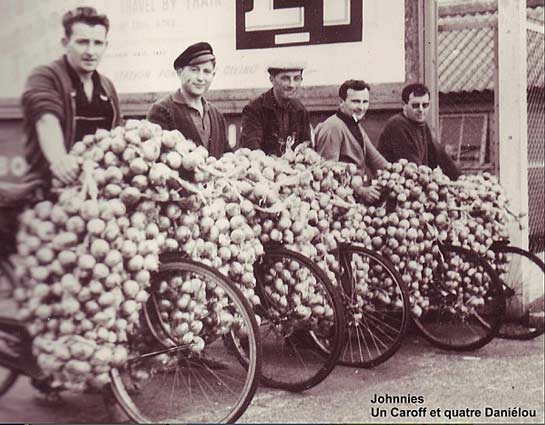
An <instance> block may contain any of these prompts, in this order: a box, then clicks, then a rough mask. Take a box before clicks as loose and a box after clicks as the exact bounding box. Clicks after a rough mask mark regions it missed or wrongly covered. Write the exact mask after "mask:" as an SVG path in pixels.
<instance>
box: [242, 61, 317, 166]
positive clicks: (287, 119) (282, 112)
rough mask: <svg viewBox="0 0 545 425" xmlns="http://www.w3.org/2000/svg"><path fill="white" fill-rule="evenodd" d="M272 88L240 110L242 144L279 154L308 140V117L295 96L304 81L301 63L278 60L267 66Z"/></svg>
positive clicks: (309, 128) (309, 134) (309, 131)
mask: <svg viewBox="0 0 545 425" xmlns="http://www.w3.org/2000/svg"><path fill="white" fill-rule="evenodd" d="M268 72H269V80H270V81H271V83H272V89H271V90H269V91H267V92H265V93H263V94H262V95H261V96H259V97H257V98H256V99H254V100H252V101H251V102H250V103H249V104H248V105H246V106H245V107H244V109H243V110H242V132H241V135H240V145H241V147H245V148H249V149H261V150H262V151H264V152H265V153H266V154H268V155H277V156H281V155H282V154H283V153H284V152H285V151H286V147H287V145H288V144H289V145H291V146H292V147H295V146H296V145H298V144H299V143H302V142H307V141H311V127H310V116H309V113H308V111H307V110H306V109H305V107H304V106H303V104H302V103H301V102H300V101H299V100H297V99H296V98H295V95H296V93H297V90H298V89H299V87H300V86H301V83H302V81H303V66H302V65H299V64H289V63H280V64H276V65H271V66H269V68H268Z"/></svg>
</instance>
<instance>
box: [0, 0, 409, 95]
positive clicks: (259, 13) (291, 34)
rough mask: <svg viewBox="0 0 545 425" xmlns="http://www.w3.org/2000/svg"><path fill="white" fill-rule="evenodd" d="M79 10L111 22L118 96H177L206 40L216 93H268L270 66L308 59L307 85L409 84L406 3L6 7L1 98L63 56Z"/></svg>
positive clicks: (109, 62) (113, 2) (82, 1)
mask: <svg viewBox="0 0 545 425" xmlns="http://www.w3.org/2000/svg"><path fill="white" fill-rule="evenodd" d="M79 5H92V6H95V7H96V8H97V10H98V11H99V12H100V13H105V14H106V15H107V16H108V17H109V19H110V32H109V35H108V38H109V44H108V48H107V50H106V52H105V54H104V57H103V59H102V62H101V64H100V67H99V70H100V71H101V72H103V73H104V74H105V75H107V76H108V77H110V78H111V79H112V80H113V81H114V84H115V85H116V87H117V89H118V91H119V92H120V93H146V92H167V91H172V90H175V89H176V88H177V87H179V85H180V82H179V80H178V78H177V76H176V73H175V71H174V69H173V67H172V63H173V61H174V59H175V58H176V57H177V56H178V55H179V54H180V53H181V52H182V51H183V50H184V49H185V48H186V47H187V46H188V45H189V44H192V43H195V42H199V41H207V42H209V43H210V44H211V45H212V47H213V49H214V54H215V55H216V58H217V66H216V76H215V78H214V81H213V83H212V87H211V89H212V90H214V89H216V90H225V89H227V90H237V89H255V88H257V89H261V88H264V89H266V88H268V87H270V82H269V78H268V74H267V72H266V69H267V66H268V65H269V64H270V63H271V61H272V60H274V61H275V62H276V61H287V62H293V61H294V59H296V60H297V61H298V62H302V63H303V64H304V65H305V71H304V82H303V84H304V86H307V87H309V86H324V85H339V84H340V83H341V82H342V81H344V80H346V79H348V78H358V79H364V80H366V81H368V82H369V83H371V84H379V83H398V82H403V81H405V43H404V38H405V0H388V1H379V0H373V1H368V0H365V1H364V0H237V1H234V0H65V1H62V2H61V1H57V0H41V1H39V2H35V1H31V0H2V1H0V12H2V13H1V14H0V43H2V46H3V66H2V68H0V93H1V94H0V96H2V97H19V96H20V94H21V91H22V89H23V85H24V82H25V80H26V77H27V75H28V74H29V72H30V71H31V70H32V68H33V67H35V66H37V65H41V64H45V63H48V62H50V61H52V60H53V59H55V58H56V57H59V56H60V55H61V54H62V53H63V49H62V45H61V42H60V40H61V38H62V36H63V31H62V25H61V19H62V15H63V13H64V12H65V11H66V10H67V9H70V8H73V7H75V6H79ZM333 64H335V66H334V67H333V66H332V65H333Z"/></svg>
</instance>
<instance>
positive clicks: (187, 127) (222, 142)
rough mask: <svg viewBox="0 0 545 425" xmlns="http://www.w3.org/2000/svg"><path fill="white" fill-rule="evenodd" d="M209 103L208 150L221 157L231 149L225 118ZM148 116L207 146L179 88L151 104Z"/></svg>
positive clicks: (167, 127) (163, 126)
mask: <svg viewBox="0 0 545 425" xmlns="http://www.w3.org/2000/svg"><path fill="white" fill-rule="evenodd" d="M207 105H208V108H209V109H208V113H209V114H210V140H209V141H208V152H209V153H210V155H211V156H214V157H216V158H219V157H221V156H222V155H223V154H224V153H225V152H228V151H229V150H230V147H229V143H228V140H227V131H226V125H225V118H223V115H222V114H221V112H220V111H219V110H218V109H217V108H216V107H215V106H214V105H212V104H211V103H210V102H207ZM147 118H148V120H149V121H151V122H153V123H155V124H159V125H160V126H161V128H163V130H179V131H180V132H181V133H182V134H183V135H184V137H185V138H186V139H189V140H192V141H193V142H194V143H195V144H196V145H198V146H205V144H204V143H203V141H202V140H201V136H200V135H199V132H198V131H197V128H196V127H195V124H194V122H193V120H192V118H191V116H190V115H189V112H188V109H187V105H186V103H185V100H184V99H183V97H182V95H181V94H180V91H179V90H176V91H175V92H174V93H170V94H168V95H166V96H164V97H163V98H162V99H159V100H158V101H156V102H155V103H154V104H153V105H151V108H150V110H149V111H148V116H147Z"/></svg>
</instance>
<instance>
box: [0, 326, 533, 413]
mask: <svg viewBox="0 0 545 425" xmlns="http://www.w3.org/2000/svg"><path fill="white" fill-rule="evenodd" d="M543 384H544V339H543V336H542V337H540V338H538V339H536V340H533V341H526V342H518V341H506V340H501V339H498V340H494V341H492V342H491V343H490V344H489V345H487V346H486V347H484V348H482V349H481V350H479V351H477V352H473V353H466V354H459V353H450V352H444V351H440V350H437V349H434V348H432V347H430V346H429V345H428V344H427V343H426V342H424V341H422V340H421V339H419V338H417V337H414V336H411V337H409V339H408V341H407V342H406V343H405V344H404V345H403V347H402V348H401V350H400V351H399V352H398V353H397V354H396V355H395V356H394V357H393V358H392V359H390V360H389V361H388V362H387V363H385V364H383V365H379V366H377V367H376V368H374V369H371V370H357V369H351V368H346V367H338V368H336V369H335V370H334V372H333V374H332V375H330V377H329V378H328V379H327V380H326V381H324V382H323V383H322V384H321V385H319V386H318V387H316V388H313V389H311V390H309V391H307V392H305V393H303V394H290V393H286V392H283V391H278V390H270V389H265V388H263V389H260V390H259V391H258V394H257V396H256V398H255V399H254V401H253V403H252V405H251V406H250V408H249V409H248V410H247V412H246V413H245V415H244V416H243V417H242V418H241V420H240V421H239V422H242V423H244V422H246V423H258V422H275V423H286V422H292V423H293V422H306V423H309V422H310V423H312V422H321V423H324V422H327V423H332V422H335V423H354V422H358V423H402V422H404V423H430V422H437V423H438V422H441V423H449V422H450V423H454V422H456V423H543V422H544V401H543V400H544V390H543ZM386 394H388V395H390V396H407V395H408V394H410V395H412V396H416V397H422V399H423V400H422V401H423V402H422V403H412V404H403V403H401V404H397V403H382V404H376V403H375V404H373V403H372V400H374V398H375V397H377V396H378V397H379V398H380V397H382V396H384V395H386ZM372 408H377V409H372ZM487 408H490V409H492V410H490V409H487ZM437 409H440V411H439V413H438V414H439V415H440V416H439V417H432V410H433V411H434V412H437ZM471 409H472V411H471ZM493 409H503V410H506V409H511V412H512V411H513V410H514V411H515V412H519V409H524V411H527V412H529V413H531V414H535V416H533V417H526V418H521V417H514V416H507V417H494V416H489V417H486V416H485V414H486V413H487V412H490V411H492V412H494V410H493ZM447 410H448V411H449V412H450V413H451V415H450V416H451V419H450V420H449V418H448V417H447V415H448V413H449V412H447ZM379 411H380V412H383V413H384V414H385V416H384V417H374V416H373V413H375V414H376V413H377V412H379ZM404 413H405V414H408V415H411V414H413V415H416V416H409V417H402V416H401V415H402V414H404ZM469 414H472V415H473V416H472V417H467V415H469ZM476 414H480V415H481V416H479V417H476V416H475V415H476ZM453 415H457V416H456V417H453ZM110 420H111V418H110V416H109V415H108V412H106V410H105V409H104V406H103V404H102V399H101V397H100V396H95V395H81V394H67V395H66V397H65V403H64V404H63V405H61V406H44V405H41V404H39V403H37V400H36V398H35V397H34V390H33V389H32V387H31V386H30V385H29V383H28V380H27V379H20V381H19V382H18V383H17V385H16V387H15V388H13V389H12V390H11V391H10V392H9V393H8V394H6V395H5V396H4V397H3V398H2V399H0V422H10V421H11V422H15V421H18V422H54V423H106V422H109V421H110Z"/></svg>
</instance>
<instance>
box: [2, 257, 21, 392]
mask: <svg viewBox="0 0 545 425" xmlns="http://www.w3.org/2000/svg"><path fill="white" fill-rule="evenodd" d="M8 261H9V260H5V259H0V300H2V299H5V298H9V297H10V296H11V293H12V291H13V288H14V287H15V276H14V274H13V272H12V267H11V263H9V262H8ZM1 346H2V335H1V332H0V349H1ZM18 377H19V374H18V373H16V372H15V371H13V370H11V369H8V368H5V367H2V366H0V397H1V396H3V395H4V394H5V393H6V392H8V390H9V389H10V388H11V387H12V386H13V385H14V384H15V382H16V381H17V378H18Z"/></svg>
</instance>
